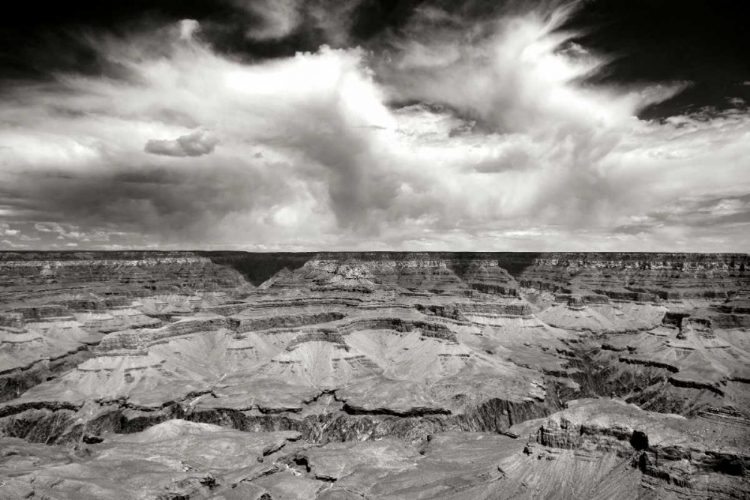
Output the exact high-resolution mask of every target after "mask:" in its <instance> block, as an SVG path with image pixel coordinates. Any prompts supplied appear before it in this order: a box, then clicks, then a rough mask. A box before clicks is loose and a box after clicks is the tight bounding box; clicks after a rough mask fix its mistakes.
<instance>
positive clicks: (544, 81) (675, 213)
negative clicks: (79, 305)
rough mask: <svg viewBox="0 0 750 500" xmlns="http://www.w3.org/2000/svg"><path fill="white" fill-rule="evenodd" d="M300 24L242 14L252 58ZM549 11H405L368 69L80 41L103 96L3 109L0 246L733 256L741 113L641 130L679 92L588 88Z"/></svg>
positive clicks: (11, 102)
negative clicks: (110, 72) (101, 69)
mask: <svg viewBox="0 0 750 500" xmlns="http://www.w3.org/2000/svg"><path fill="white" fill-rule="evenodd" d="M300 5H301V4H299V3H297V2H279V3H276V2H268V3H267V4H266V3H264V2H254V3H253V4H252V5H250V4H248V9H250V10H252V11H253V12H256V11H257V12H256V14H257V15H258V16H259V18H260V19H262V21H263V23H262V24H259V25H258V26H261V27H262V29H265V30H266V31H265V32H264V31H262V30H261V31H258V29H261V28H257V29H256V31H253V32H251V31H248V36H254V37H256V38H258V39H261V38H264V37H283V36H286V35H288V33H289V32H291V31H293V30H294V29H295V26H296V24H295V23H299V22H302V21H300V20H299V19H298V18H297V17H295V16H300V19H308V18H310V17H311V16H313V17H314V16H315V14H314V10H310V9H312V8H311V7H305V8H304V9H302V7H300ZM311 5H312V4H311ZM316 5H318V4H316ZM319 5H323V4H319ZM545 5H546V6H547V7H545V8H536V9H529V8H524V9H523V10H520V9H519V8H515V9H513V8H505V9H501V10H500V11H498V12H494V13H493V15H492V16H485V17H483V18H482V19H481V20H480V21H477V19H476V17H474V16H467V15H463V14H462V13H460V12H458V13H457V12H450V13H448V12H446V11H445V10H441V9H437V8H435V7H430V8H427V7H425V8H420V9H418V10H417V11H416V12H415V14H414V15H413V16H412V17H411V19H410V21H409V23H408V24H407V25H406V26H405V27H404V29H402V30H400V32H399V33H398V34H395V33H392V34H389V35H388V37H386V38H385V39H382V40H379V41H378V44H377V49H375V48H373V49H372V50H366V49H364V48H360V47H348V48H338V49H335V48H331V47H329V46H322V47H320V49H319V50H317V51H315V52H306V53H298V54H296V55H295V56H294V57H289V58H283V59H276V60H269V61H255V62H245V61H240V60H238V59H235V58H231V57H228V56H223V55H220V54H218V53H217V52H215V51H214V49H212V48H211V46H210V45H209V44H207V43H206V42H204V41H203V40H202V38H201V28H200V25H199V24H198V23H196V22H195V21H189V20H186V21H183V22H181V23H179V24H177V25H173V26H166V27H162V28H160V29H157V30H152V31H147V32H141V33H137V34H132V35H130V36H127V37H124V38H117V37H112V36H100V37H97V38H93V39H89V40H90V43H91V47H92V48H93V49H95V50H96V51H97V52H98V54H99V56H100V57H101V58H102V60H104V61H106V64H108V65H109V66H110V67H113V68H116V69H117V75H119V76H118V77H117V78H111V77H110V78H105V77H99V76H81V75H72V74H65V75H58V78H57V79H56V80H55V81H54V82H52V83H45V84H34V85H31V84H29V85H19V86H16V87H14V88H13V89H11V90H9V91H7V92H6V95H5V96H4V99H3V100H2V103H0V124H2V125H0V165H1V167H0V221H2V225H0V236H1V237H2V239H3V240H5V241H3V242H0V246H4V247H5V248H41V247H49V248H55V246H57V247H59V248H62V247H63V246H67V245H76V246H77V247H78V248H119V247H149V246H161V247H169V248H246V249H250V250H316V249H366V248H369V249H375V250H377V249H414V250H422V249H425V250H591V251H595V250H670V251H747V250H748V248H750V246H749V245H750V236H748V235H750V231H748V227H750V202H749V201H748V196H750V168H748V167H750V165H748V161H749V160H748V158H750V141H749V140H748V139H750V116H749V115H748V113H747V110H746V107H744V105H743V106H740V107H738V108H737V109H735V110H729V111H721V112H719V111H715V110H710V109H707V110H702V111H701V112H699V113H694V114H692V115H684V116H674V117H671V118H669V119H667V120H662V121H644V120H639V119H638V118H637V114H638V112H639V111H640V110H642V109H644V107H646V106H648V105H650V104H653V103H655V102H659V101H661V100H664V99H667V98H669V97H671V96H673V95H675V94H676V93H678V92H680V91H681V90H682V89H683V88H685V85H686V83H685V82H660V83H654V84H650V85H642V86H638V87H633V86H631V87H628V88H620V87H616V86H614V85H604V84H600V85H597V86H593V85H591V84H588V83H586V81H587V78H589V77H590V76H591V75H595V74H597V72H600V71H602V69H604V68H606V65H607V63H608V59H607V57H606V55H602V54H595V53H592V51H590V50H589V49H587V48H585V47H582V46H580V45H578V44H576V43H575V42H574V35H575V33H572V32H564V31H563V30H561V27H562V26H564V23H565V21H566V20H567V19H569V17H570V16H571V15H572V12H573V9H574V8H575V4H570V3H564V4H561V3H559V2H558V3H552V4H550V3H546V4H545ZM550 5H552V6H551V7H550ZM320 19H321V21H320V22H321V23H322V22H323V21H322V20H326V19H328V21H329V22H330V23H333V24H330V26H329V27H328V28H326V29H327V30H328V32H329V33H330V36H329V39H331V40H337V41H336V42H332V43H334V44H335V45H336V46H340V47H345V46H346V43H345V40H346V36H345V33H346V28H343V27H342V26H343V25H342V24H341V23H338V21H330V19H333V18H330V19H329V18H327V17H325V16H321V17H320ZM321 25H322V24H321ZM250 29H251V28H249V30H250ZM217 144H220V146H218V147H217ZM144 145H145V146H144ZM22 237H25V238H26V240H23V239H22ZM30 238H31V239H32V240H31V241H30V240H29V239H30ZM33 238H38V240H33Z"/></svg>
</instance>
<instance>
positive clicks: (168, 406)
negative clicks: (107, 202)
mask: <svg viewBox="0 0 750 500" xmlns="http://www.w3.org/2000/svg"><path fill="white" fill-rule="evenodd" d="M748 467H750V256H748V255H747V254H667V253H664V254H653V253H490V252H487V253H394V252H359V253H357V252H349V253H331V252H321V253H265V254H263V253H247V252H205V251H195V252H149V251H143V252H137V251H122V252H2V253H0V498H3V499H6V498H7V499H21V498H46V499H52V500H57V499H60V500H68V499H71V500H72V499H81V500H87V499H100V498H117V499H133V500H136V499H137V500H146V499H148V500H152V499H153V500H157V499H158V500H188V499H190V500H195V499H216V500H220V499H224V500H233V499H243V500H256V499H258V500H279V499H320V500H350V499H357V500H361V499H369V500H375V499H399V498H401V499H433V498H434V499H454V498H455V499H505V498H528V499H536V498H561V499H567V498H570V499H573V498H576V499H594V498H614V499H630V498H646V499H657V498H669V499H688V498H690V499H693V498H716V499H732V498H736V499H739V498H748V497H750V470H749V469H748Z"/></svg>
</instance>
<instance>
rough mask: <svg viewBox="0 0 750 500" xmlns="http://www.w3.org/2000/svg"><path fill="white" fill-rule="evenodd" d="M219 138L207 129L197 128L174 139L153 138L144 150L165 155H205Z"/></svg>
mask: <svg viewBox="0 0 750 500" xmlns="http://www.w3.org/2000/svg"><path fill="white" fill-rule="evenodd" d="M218 143H219V140H218V139H217V138H216V137H214V136H213V135H211V134H210V133H209V132H207V131H205V130H196V131H195V132H193V133H191V134H187V135H182V136H180V137H178V138H177V139H174V140H157V139H151V140H149V141H148V142H147V143H146V147H145V148H144V150H145V151H146V152H147V153H153V154H155V155H164V156H177V157H180V156H203V155H207V154H211V153H213V151H214V148H216V145H217V144H218Z"/></svg>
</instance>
